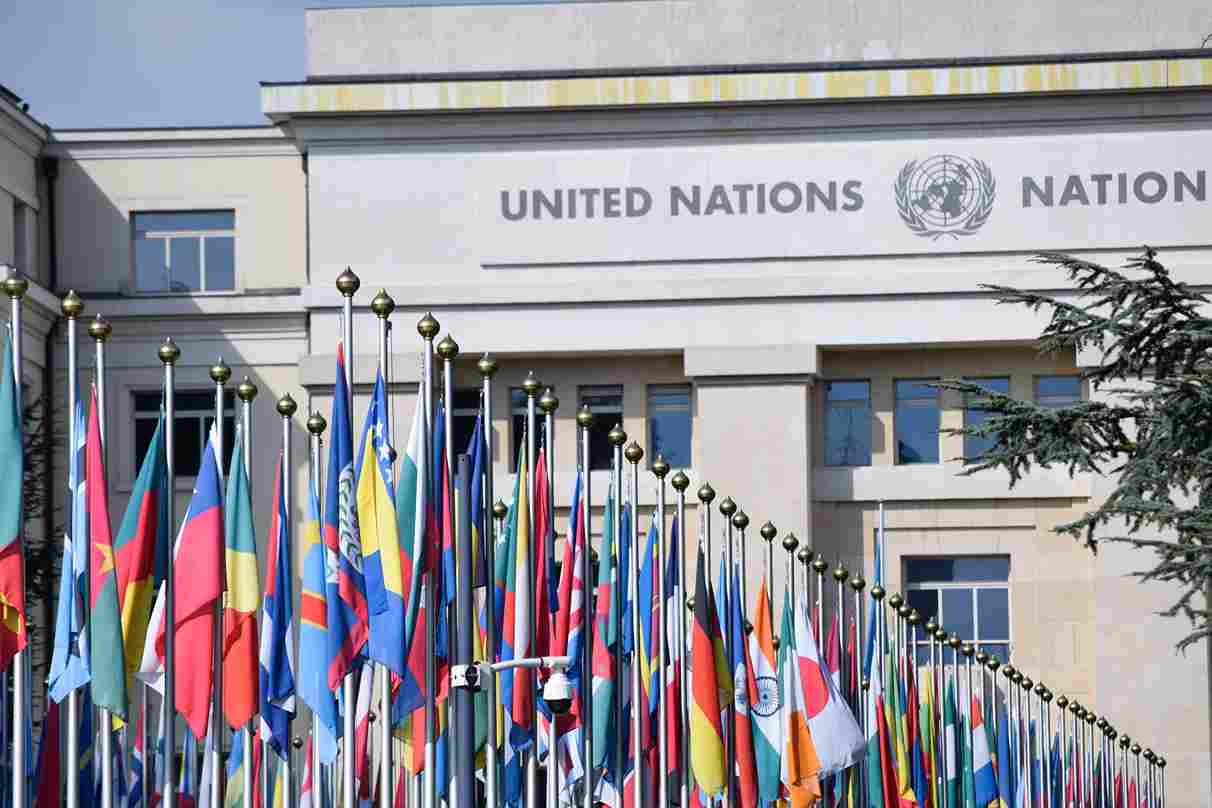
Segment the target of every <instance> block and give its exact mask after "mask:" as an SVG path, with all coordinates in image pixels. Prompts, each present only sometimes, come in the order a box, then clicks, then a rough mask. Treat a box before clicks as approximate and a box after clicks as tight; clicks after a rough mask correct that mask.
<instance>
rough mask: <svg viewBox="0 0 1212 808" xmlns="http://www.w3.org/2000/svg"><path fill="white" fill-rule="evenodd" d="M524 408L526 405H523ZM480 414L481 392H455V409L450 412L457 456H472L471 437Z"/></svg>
mask: <svg viewBox="0 0 1212 808" xmlns="http://www.w3.org/2000/svg"><path fill="white" fill-rule="evenodd" d="M523 407H525V404H524V403H523ZM479 414H480V391H479V390H478V389H476V388H474V387H473V388H471V389H469V390H455V391H454V407H452V408H451V410H450V425H451V431H452V432H453V433H454V441H453V442H452V443H451V446H453V447H454V450H455V455H456V456H458V455H460V454H463V453H466V454H467V455H468V456H470V455H471V449H472V446H471V435H472V432H474V431H475V428H476V417H477V416H479Z"/></svg>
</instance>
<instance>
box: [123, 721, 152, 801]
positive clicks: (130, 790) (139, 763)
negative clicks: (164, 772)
mask: <svg viewBox="0 0 1212 808" xmlns="http://www.w3.org/2000/svg"><path fill="white" fill-rule="evenodd" d="M146 713H147V709H146V706H145V707H144V709H141V710H140V711H139V719H138V721H137V723H136V729H135V741H134V743H133V744H131V747H132V749H131V756H130V778H129V781H128V786H127V789H126V793H127V794H128V795H130V797H129V799H128V801H127V803H128V808H144V806H143V778H144V777H147V776H149V773H148V772H147V771H146V764H145V761H146V753H145V750H144V747H143V727H144V724H145V722H146V718H145V715H146ZM148 808H150V806H148Z"/></svg>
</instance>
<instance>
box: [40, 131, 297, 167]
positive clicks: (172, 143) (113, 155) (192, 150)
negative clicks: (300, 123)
mask: <svg viewBox="0 0 1212 808" xmlns="http://www.w3.org/2000/svg"><path fill="white" fill-rule="evenodd" d="M46 153H47V154H49V155H54V156H58V157H70V158H73V159H77V160H105V159H128V158H131V157H140V158H157V157H158V158H178V157H293V156H298V154H299V150H298V147H297V146H296V145H295V143H294V141H293V140H292V139H291V138H289V137H287V136H286V135H285V134H284V133H283V132H282V131H281V130H280V129H278V128H277V127H274V126H255V127H214V128H211V127H203V128H197V127H193V128H162V129H71V130H55V131H53V132H52V133H51V136H50V141H49V142H48V143H47V144H46Z"/></svg>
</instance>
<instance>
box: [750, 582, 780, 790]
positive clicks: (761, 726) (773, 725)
mask: <svg viewBox="0 0 1212 808" xmlns="http://www.w3.org/2000/svg"><path fill="white" fill-rule="evenodd" d="M749 655H750V658H751V660H752V662H753V681H754V684H755V685H756V692H754V693H750V694H749V705H750V716H751V718H752V720H753V747H754V757H755V758H756V760H757V772H758V801H759V802H760V803H761V804H762V805H769V804H771V803H772V802H774V801H775V800H777V799H778V798H779V770H780V766H781V753H780V750H781V749H782V748H783V725H782V720H783V703H782V702H783V699H782V689H781V688H780V686H779V673H778V657H777V656H776V654H775V650H774V618H773V616H772V614H771V609H770V592H769V590H767V588H766V582H765V581H762V588H761V589H760V590H759V591H758V599H757V614H755V615H754V623H753V632H752V633H751V634H750V635H749Z"/></svg>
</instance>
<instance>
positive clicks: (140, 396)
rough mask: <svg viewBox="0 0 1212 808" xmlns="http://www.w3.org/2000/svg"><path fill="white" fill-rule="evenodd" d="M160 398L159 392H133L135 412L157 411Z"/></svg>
mask: <svg viewBox="0 0 1212 808" xmlns="http://www.w3.org/2000/svg"><path fill="white" fill-rule="evenodd" d="M162 398H163V396H162V395H161V393H159V392H154V393H153V392H138V393H135V412H159V411H160V402H161V400H162Z"/></svg>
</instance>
